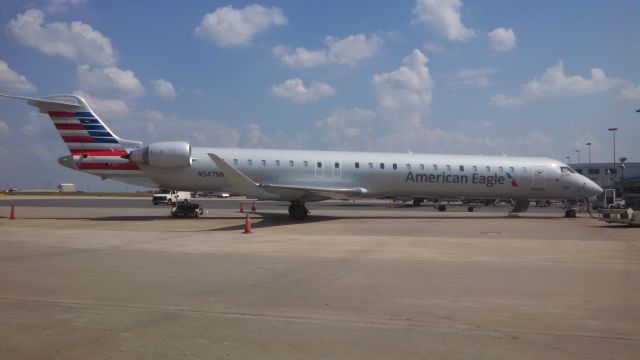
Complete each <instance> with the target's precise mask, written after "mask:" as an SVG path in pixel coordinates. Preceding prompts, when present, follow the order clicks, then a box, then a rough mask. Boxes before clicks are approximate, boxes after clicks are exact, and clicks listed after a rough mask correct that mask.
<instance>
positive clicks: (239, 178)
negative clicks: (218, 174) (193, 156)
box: [207, 153, 258, 186]
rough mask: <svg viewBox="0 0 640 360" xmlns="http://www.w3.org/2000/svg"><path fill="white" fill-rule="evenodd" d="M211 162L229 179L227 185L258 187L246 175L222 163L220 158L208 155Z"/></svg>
mask: <svg viewBox="0 0 640 360" xmlns="http://www.w3.org/2000/svg"><path fill="white" fill-rule="evenodd" d="M207 155H209V157H210V158H211V160H213V162H214V163H216V165H217V166H218V167H219V168H220V170H222V172H224V173H225V174H226V176H227V178H228V179H229V183H231V184H233V185H244V186H258V184H257V183H256V182H255V181H253V180H251V179H249V177H247V175H245V174H243V173H241V172H240V171H238V170H236V169H235V168H234V167H233V166H231V165H229V164H228V163H227V162H226V161H224V160H223V159H222V158H221V157H219V156H218V155H216V154H212V153H208V154H207Z"/></svg>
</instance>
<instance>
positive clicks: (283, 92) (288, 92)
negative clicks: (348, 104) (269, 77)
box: [271, 78, 335, 103]
mask: <svg viewBox="0 0 640 360" xmlns="http://www.w3.org/2000/svg"><path fill="white" fill-rule="evenodd" d="M271 94H272V95H274V96H277V97H279V98H283V99H287V100H291V101H293V102H298V103H303V102H314V101H318V100H320V99H321V98H323V97H327V96H331V95H333V94H335V90H334V89H333V88H332V87H331V86H330V85H329V84H326V83H323V82H312V83H311V85H309V86H308V87H307V86H305V85H304V82H303V81H302V80H301V79H297V78H296V79H288V80H286V81H285V82H283V83H282V84H276V85H273V86H272V87H271Z"/></svg>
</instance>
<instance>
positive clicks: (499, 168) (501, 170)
mask: <svg viewBox="0 0 640 360" xmlns="http://www.w3.org/2000/svg"><path fill="white" fill-rule="evenodd" d="M498 171H499V172H500V173H501V174H502V172H503V171H504V169H502V166H498Z"/></svg>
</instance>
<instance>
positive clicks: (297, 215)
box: [289, 201, 309, 220]
mask: <svg viewBox="0 0 640 360" xmlns="http://www.w3.org/2000/svg"><path fill="white" fill-rule="evenodd" d="M307 215H309V210H307V208H306V207H305V206H304V203H301V202H299V201H292V202H291V205H289V216H291V217H292V218H294V219H296V220H304V219H306V218H307Z"/></svg>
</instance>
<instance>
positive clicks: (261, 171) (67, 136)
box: [2, 95, 602, 219]
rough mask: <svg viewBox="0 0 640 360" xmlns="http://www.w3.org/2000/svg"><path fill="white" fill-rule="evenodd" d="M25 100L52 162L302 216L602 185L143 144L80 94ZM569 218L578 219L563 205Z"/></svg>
mask: <svg viewBox="0 0 640 360" xmlns="http://www.w3.org/2000/svg"><path fill="white" fill-rule="evenodd" d="M2 96H4V97H10V98H17V99H23V100H27V102H28V104H29V105H32V106H35V107H37V108H38V109H39V110H40V112H41V113H45V114H48V115H49V116H50V117H51V120H52V121H53V123H54V125H55V127H56V129H58V131H59V132H60V135H61V136H62V139H63V141H64V142H65V144H66V145H67V147H68V148H69V151H70V152H71V154H70V155H67V156H63V157H61V158H59V159H58V162H59V163H60V164H61V165H63V166H66V167H69V168H71V169H75V170H79V171H83V172H87V173H90V174H93V175H97V176H100V177H102V178H103V179H107V178H108V179H113V180H118V181H122V182H126V183H130V184H136V185H144V186H151V187H160V188H167V189H182V190H188V191H217V192H229V193H234V194H241V195H245V196H248V197H255V198H259V199H267V200H278V201H287V202H290V203H291V205H290V206H289V214H290V215H291V216H292V217H293V218H295V219H305V218H306V217H307V214H308V212H309V211H308V210H307V208H306V207H305V203H306V202H310V201H320V200H326V199H363V198H398V199H407V198H408V199H425V198H474V199H498V198H502V199H514V202H515V206H514V208H513V211H515V212H522V211H526V210H527V208H528V207H529V199H564V200H569V201H573V200H575V199H578V198H585V197H589V196H592V195H597V194H599V193H601V192H602V189H601V188H600V187H599V186H598V185H596V184H595V183H594V182H592V181H591V180H589V179H587V178H586V177H584V176H582V175H580V174H578V173H576V172H575V171H574V170H573V169H572V168H571V167H569V166H568V165H567V164H565V163H563V162H561V161H558V160H553V159H549V158H543V157H511V156H470V155H440V154H438V155H436V154H414V153H373V152H345V151H310V150H295V151H293V150H266V149H236V148H204V147H192V146H191V145H190V144H189V143H187V142H184V141H171V142H156V143H152V144H149V145H148V146H143V144H142V142H139V141H131V140H124V139H121V138H119V137H118V136H116V135H115V134H114V133H113V131H111V130H110V129H109V128H108V127H107V125H105V123H104V122H103V121H102V120H100V118H99V117H98V116H97V115H96V114H95V113H94V112H93V111H92V110H91V108H90V107H89V105H87V103H86V102H85V100H84V99H83V98H81V97H80V96H76V95H57V96H47V97H43V98H40V99H32V98H24V97H16V96H8V95H2ZM566 215H567V216H575V210H574V209H568V210H567V212H566Z"/></svg>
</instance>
